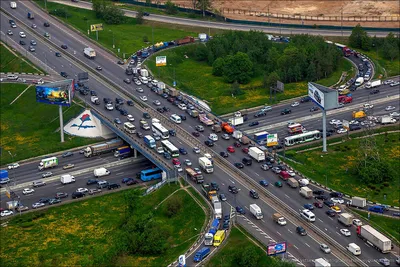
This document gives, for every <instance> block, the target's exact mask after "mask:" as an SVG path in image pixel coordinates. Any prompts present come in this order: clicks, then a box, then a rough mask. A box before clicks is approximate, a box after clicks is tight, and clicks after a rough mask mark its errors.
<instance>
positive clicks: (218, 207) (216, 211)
mask: <svg viewBox="0 0 400 267" xmlns="http://www.w3.org/2000/svg"><path fill="white" fill-rule="evenodd" d="M214 214H215V219H221V218H222V205H221V202H219V201H218V202H214Z"/></svg>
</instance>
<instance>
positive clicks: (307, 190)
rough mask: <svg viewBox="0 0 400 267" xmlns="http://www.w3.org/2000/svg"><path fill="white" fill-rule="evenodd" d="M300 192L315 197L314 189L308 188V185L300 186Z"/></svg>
mask: <svg viewBox="0 0 400 267" xmlns="http://www.w3.org/2000/svg"><path fill="white" fill-rule="evenodd" d="M299 193H300V195H302V196H303V197H305V198H312V197H313V191H312V190H311V189H310V188H308V187H307V186H303V187H300V191H299Z"/></svg>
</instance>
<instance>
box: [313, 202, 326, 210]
mask: <svg viewBox="0 0 400 267" xmlns="http://www.w3.org/2000/svg"><path fill="white" fill-rule="evenodd" d="M314 206H315V207H316V208H323V207H324V204H322V203H321V202H319V201H315V202H314Z"/></svg>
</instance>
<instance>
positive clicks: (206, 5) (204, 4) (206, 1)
mask: <svg viewBox="0 0 400 267" xmlns="http://www.w3.org/2000/svg"><path fill="white" fill-rule="evenodd" d="M196 7H197V8H198V9H200V10H201V11H203V17H205V16H206V10H209V9H210V8H211V0H197V1H196Z"/></svg>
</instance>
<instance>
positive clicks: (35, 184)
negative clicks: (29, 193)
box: [32, 180, 46, 187]
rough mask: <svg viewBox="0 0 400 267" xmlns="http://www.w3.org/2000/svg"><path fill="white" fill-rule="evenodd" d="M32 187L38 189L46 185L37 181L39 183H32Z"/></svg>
mask: <svg viewBox="0 0 400 267" xmlns="http://www.w3.org/2000/svg"><path fill="white" fill-rule="evenodd" d="M32 185H33V187H40V186H45V185H46V183H45V182H43V181H41V180H39V181H33V183H32Z"/></svg>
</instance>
